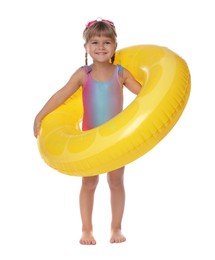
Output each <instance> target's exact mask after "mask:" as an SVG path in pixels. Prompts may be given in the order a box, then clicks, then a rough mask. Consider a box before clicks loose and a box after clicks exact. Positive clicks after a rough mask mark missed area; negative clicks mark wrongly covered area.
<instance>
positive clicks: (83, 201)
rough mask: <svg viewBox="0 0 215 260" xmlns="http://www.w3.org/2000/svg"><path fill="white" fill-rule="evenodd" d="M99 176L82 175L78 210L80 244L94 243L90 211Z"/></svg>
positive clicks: (91, 210)
mask: <svg viewBox="0 0 215 260" xmlns="http://www.w3.org/2000/svg"><path fill="white" fill-rule="evenodd" d="M98 180H99V177H98V176H92V177H83V179H82V187H81V191H80V212H81V219H82V237H81V239H80V243H81V244H82V245H95V244H96V241H95V239H94V237H93V225H92V212H93V204H94V193H95V190H96V187H97V184H98Z"/></svg>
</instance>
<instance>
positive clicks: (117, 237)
mask: <svg viewBox="0 0 215 260" xmlns="http://www.w3.org/2000/svg"><path fill="white" fill-rule="evenodd" d="M125 241H126V238H125V237H124V235H123V234H122V232H121V230H119V229H118V230H112V235H111V238H110V242H111V243H122V242H125Z"/></svg>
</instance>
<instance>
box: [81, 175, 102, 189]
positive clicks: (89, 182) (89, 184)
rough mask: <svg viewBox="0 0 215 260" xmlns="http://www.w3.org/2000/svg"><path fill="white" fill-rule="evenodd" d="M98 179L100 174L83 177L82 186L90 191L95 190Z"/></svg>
mask: <svg viewBox="0 0 215 260" xmlns="http://www.w3.org/2000/svg"><path fill="white" fill-rule="evenodd" d="M98 181H99V177H98V176H90V177H83V178H82V188H84V189H87V190H88V191H95V189H96V187H97V184H98Z"/></svg>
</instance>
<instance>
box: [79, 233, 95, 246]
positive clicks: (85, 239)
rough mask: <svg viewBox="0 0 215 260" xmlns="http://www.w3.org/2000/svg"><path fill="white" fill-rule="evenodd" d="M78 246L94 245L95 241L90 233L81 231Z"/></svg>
mask: <svg viewBox="0 0 215 260" xmlns="http://www.w3.org/2000/svg"><path fill="white" fill-rule="evenodd" d="M80 244H82V245H95V244H96V240H95V239H94V237H93V234H92V232H90V231H89V232H88V231H83V233H82V237H81V239H80Z"/></svg>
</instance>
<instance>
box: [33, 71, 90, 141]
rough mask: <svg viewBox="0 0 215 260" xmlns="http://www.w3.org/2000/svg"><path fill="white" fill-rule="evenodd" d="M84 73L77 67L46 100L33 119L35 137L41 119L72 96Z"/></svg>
mask: <svg viewBox="0 0 215 260" xmlns="http://www.w3.org/2000/svg"><path fill="white" fill-rule="evenodd" d="M84 78H85V73H84V70H83V69H82V68H79V69H78V70H77V71H76V72H75V73H74V74H73V75H72V76H71V78H70V79H69V81H68V82H67V83H66V85H65V86H64V87H62V88H61V89H60V90H58V91H57V92H56V93H55V94H54V95H52V96H51V98H50V99H49V100H48V101H47V102H46V104H45V105H44V106H43V108H42V109H41V110H40V112H39V113H38V114H37V115H36V117H35V120H34V136H35V137H37V135H38V132H39V129H40V125H41V121H42V119H43V118H44V117H45V116H46V115H48V114H49V113H50V112H52V111H53V110H55V109H56V108H57V107H59V106H60V105H61V104H63V103H64V102H65V101H66V100H67V99H68V98H69V97H70V96H72V95H73V94H74V93H75V92H76V90H78V88H79V87H80V86H81V85H82V84H83V81H84Z"/></svg>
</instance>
